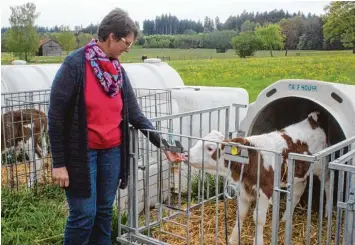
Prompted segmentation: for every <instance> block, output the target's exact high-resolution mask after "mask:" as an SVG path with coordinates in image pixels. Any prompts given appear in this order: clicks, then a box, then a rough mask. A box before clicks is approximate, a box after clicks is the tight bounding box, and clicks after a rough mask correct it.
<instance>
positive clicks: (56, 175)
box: [52, 167, 69, 188]
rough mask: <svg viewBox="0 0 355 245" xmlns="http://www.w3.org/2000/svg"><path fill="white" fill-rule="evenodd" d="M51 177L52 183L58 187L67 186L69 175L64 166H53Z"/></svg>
mask: <svg viewBox="0 0 355 245" xmlns="http://www.w3.org/2000/svg"><path fill="white" fill-rule="evenodd" d="M52 179H53V182H54V184H57V185H59V186H60V187H62V188H63V187H68V186H69V175H68V171H67V168H66V167H60V168H53V170H52Z"/></svg>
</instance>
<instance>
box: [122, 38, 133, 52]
mask: <svg viewBox="0 0 355 245" xmlns="http://www.w3.org/2000/svg"><path fill="white" fill-rule="evenodd" d="M121 40H122V41H124V42H125V44H126V49H127V48H130V47H131V46H132V44H133V42H127V41H126V39H125V38H123V37H121Z"/></svg>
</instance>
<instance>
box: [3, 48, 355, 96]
mask: <svg viewBox="0 0 355 245" xmlns="http://www.w3.org/2000/svg"><path fill="white" fill-rule="evenodd" d="M142 55H147V56H148V57H157V56H159V57H162V56H164V57H170V61H166V62H168V63H169V64H170V65H171V66H172V67H173V68H174V69H176V70H177V71H178V73H179V74H180V76H181V77H182V79H183V81H184V83H185V85H203V86H227V87H241V88H245V89H246V90H247V91H248V92H249V96H250V102H252V101H254V100H255V99H256V96H257V95H258V94H259V93H260V91H261V90H262V89H264V88H265V87H266V86H268V85H270V84H271V83H273V82H276V81H277V80H279V79H287V78H299V79H316V80H322V81H329V82H339V83H346V84H355V55H353V54H352V51H351V50H348V51H294V50H293V51H289V52H288V56H286V57H285V56H284V51H274V56H275V57H270V54H269V52H268V51H258V52H257V53H256V54H255V57H252V58H247V59H240V58H239V57H238V56H236V55H235V53H234V51H233V50H228V52H227V53H222V54H218V53H216V51H215V50H214V49H191V50H181V49H143V48H133V49H132V50H131V51H130V52H129V53H125V54H123V55H122V57H121V61H122V62H124V63H128V62H142V61H141V56H142ZM10 59H11V56H10V55H9V54H8V53H2V58H1V60H2V63H3V64H8V63H9V62H10ZM63 59H64V56H62V57H36V58H35V60H37V63H60V62H61V61H62V60H63Z"/></svg>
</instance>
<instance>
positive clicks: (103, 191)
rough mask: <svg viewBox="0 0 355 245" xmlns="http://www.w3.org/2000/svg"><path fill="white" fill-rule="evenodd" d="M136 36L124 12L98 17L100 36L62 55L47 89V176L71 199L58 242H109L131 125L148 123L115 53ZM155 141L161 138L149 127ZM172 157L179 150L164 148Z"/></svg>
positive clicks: (122, 184) (146, 125) (124, 180)
mask: <svg viewBox="0 0 355 245" xmlns="http://www.w3.org/2000/svg"><path fill="white" fill-rule="evenodd" d="M137 35H138V30H137V27H136V26H135V24H134V22H133V20H132V19H131V18H130V17H129V16H128V15H127V13H126V12H124V11H122V10H120V9H115V10H113V11H111V12H110V13H109V14H108V15H107V16H106V17H105V18H104V19H103V20H102V22H101V24H100V26H99V28H98V40H92V41H90V42H89V43H88V44H87V45H85V47H82V48H80V49H78V50H76V51H74V52H72V53H71V54H70V55H68V56H67V57H66V58H65V60H64V62H63V63H62V65H61V67H60V69H59V70H58V72H57V74H56V76H55V78H54V81H53V84H52V88H51V94H50V107H49V112H48V121H49V136H50V143H51V153H52V159H53V173H52V175H53V180H54V182H55V183H56V184H58V185H59V186H60V187H63V188H65V192H66V197H67V201H68V204H69V217H68V219H67V223H66V228H65V233H64V244H75V245H80V244H111V218H112V206H113V201H114V198H115V194H116V190H117V187H118V186H119V187H120V188H121V189H125V188H126V187H127V179H128V169H127V165H128V163H129V159H128V156H129V123H130V124H132V125H133V126H134V127H135V128H137V129H140V130H142V132H143V133H144V134H145V135H146V136H147V131H144V130H143V129H154V127H153V125H152V124H151V122H150V121H149V120H148V119H147V118H146V117H145V116H144V115H143V114H142V112H141V110H140V108H139V106H138V104H137V101H136V98H135V94H134V92H133V89H132V87H131V84H130V81H129V79H128V77H127V74H126V72H125V71H124V69H123V67H122V66H121V65H120V63H119V61H118V59H117V57H118V56H120V55H121V54H122V53H123V52H124V51H125V52H128V51H129V49H130V47H131V45H132V43H133V42H134V41H135V40H136V38H137ZM149 139H150V141H151V142H152V143H153V144H154V145H155V146H157V147H160V136H159V135H158V134H155V133H150V135H149ZM165 153H166V155H167V157H168V159H169V160H170V161H173V162H175V161H181V160H182V157H180V156H179V155H178V154H173V153H171V152H165Z"/></svg>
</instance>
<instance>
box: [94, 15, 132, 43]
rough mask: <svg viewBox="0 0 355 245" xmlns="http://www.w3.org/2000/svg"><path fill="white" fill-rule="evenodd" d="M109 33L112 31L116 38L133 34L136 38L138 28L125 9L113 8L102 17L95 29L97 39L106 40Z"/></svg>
mask: <svg viewBox="0 0 355 245" xmlns="http://www.w3.org/2000/svg"><path fill="white" fill-rule="evenodd" d="M110 33H113V34H114V35H115V37H116V38H122V37H126V36H127V35H129V34H133V36H134V38H135V39H136V38H137V36H138V28H137V26H136V24H135V23H134V21H133V20H132V19H131V18H130V17H129V16H128V13H127V12H126V11H124V10H122V9H120V8H115V9H113V10H112V11H111V12H110V13H108V14H107V15H106V16H105V17H104V19H103V20H102V21H101V23H100V25H99V28H98V30H97V36H98V39H99V41H101V42H104V41H106V39H107V38H108V36H109V35H110Z"/></svg>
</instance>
